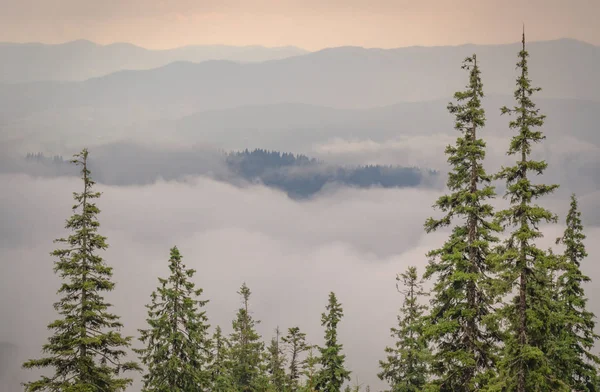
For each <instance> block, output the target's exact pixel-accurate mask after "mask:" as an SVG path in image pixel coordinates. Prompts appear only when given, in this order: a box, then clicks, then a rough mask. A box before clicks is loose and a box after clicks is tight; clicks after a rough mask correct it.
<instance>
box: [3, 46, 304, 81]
mask: <svg viewBox="0 0 600 392" xmlns="http://www.w3.org/2000/svg"><path fill="white" fill-rule="evenodd" d="M304 53H306V51H305V50H303V49H300V48H296V47H292V46H288V47H278V48H266V47H262V46H240V47H236V46H225V45H201V46H185V47H181V48H176V49H169V50H149V49H145V48H141V47H139V46H135V45H132V44H126V43H116V44H111V45H98V44H95V43H93V42H90V41H85V40H79V41H73V42H67V43H64V44H58V45H46V44H37V43H30V44H16V43H0V58H1V59H2V67H0V83H23V82H33V81H78V80H79V81H80V80H85V79H89V78H92V77H98V76H102V75H106V74H110V73H113V72H117V71H120V70H123V69H133V70H143V69H150V68H157V67H161V66H164V65H166V64H169V63H172V62H176V61H191V62H202V61H207V60H231V61H239V62H254V61H257V62H260V61H266V60H273V59H281V58H285V57H289V56H297V55H301V54H304Z"/></svg>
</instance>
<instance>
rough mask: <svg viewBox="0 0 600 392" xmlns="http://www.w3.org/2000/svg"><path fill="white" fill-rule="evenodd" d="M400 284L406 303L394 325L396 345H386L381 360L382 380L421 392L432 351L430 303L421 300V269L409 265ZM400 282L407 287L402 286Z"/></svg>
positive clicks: (395, 389) (401, 390) (394, 391)
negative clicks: (427, 335) (427, 319)
mask: <svg viewBox="0 0 600 392" xmlns="http://www.w3.org/2000/svg"><path fill="white" fill-rule="evenodd" d="M396 280H398V283H397V288H398V291H400V292H401V293H402V294H404V303H403V305H402V309H400V315H398V327H395V328H392V329H391V332H392V337H393V338H394V339H395V340H396V343H395V345H394V347H386V349H385V352H386V353H387V358H386V360H384V361H379V366H380V367H381V372H380V373H379V374H378V376H379V378H380V379H381V380H386V381H387V382H388V384H389V385H390V387H391V389H390V390H389V392H418V391H421V390H422V389H423V387H424V386H425V384H426V383H427V380H428V377H427V376H428V371H429V366H428V364H429V361H430V359H431V358H430V356H431V353H430V351H429V348H428V344H427V341H426V340H425V339H424V336H423V327H424V323H423V321H424V320H423V316H424V312H425V310H426V309H427V307H426V306H424V305H421V304H419V298H420V297H421V296H423V295H425V292H424V291H423V282H422V281H421V280H420V279H419V278H418V276H417V269H416V268H415V267H409V268H408V269H407V271H406V272H404V273H402V274H400V275H398V276H397V277H396ZM400 284H402V286H403V287H404V289H400Z"/></svg>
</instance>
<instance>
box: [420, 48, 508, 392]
mask: <svg viewBox="0 0 600 392" xmlns="http://www.w3.org/2000/svg"><path fill="white" fill-rule="evenodd" d="M463 68H464V69H465V70H467V71H468V72H469V84H468V86H467V88H466V90H465V91H461V92H457V93H455V94H454V98H455V99H456V101H457V103H456V104H454V103H450V104H449V105H448V110H449V112H450V113H452V114H454V115H455V120H456V121H455V129H456V130H458V131H459V132H460V136H459V137H458V138H457V140H456V144H455V145H453V146H448V147H447V148H446V154H447V155H448V162H449V163H450V165H451V167H452V170H451V171H450V173H449V174H448V183H447V185H448V189H449V191H450V194H448V195H444V196H442V197H440V198H439V199H438V200H437V202H436V205H435V207H436V208H438V209H440V210H441V211H443V212H444V216H443V217H442V218H440V219H433V218H429V219H428V220H427V222H426V223H425V229H426V231H427V232H428V233H429V232H432V231H436V230H438V229H439V228H441V227H445V226H450V225H452V224H453V223H454V224H455V225H454V227H453V230H452V232H451V234H450V237H449V238H448V240H447V241H446V242H445V243H444V245H443V246H442V247H441V248H440V249H436V250H433V251H431V252H430V253H429V254H428V256H429V257H430V262H429V265H428V266H427V270H426V273H425V277H426V278H431V277H434V276H435V277H436V278H437V279H436V282H435V285H434V288H433V298H432V301H431V304H432V309H431V314H430V315H429V317H428V320H429V323H428V324H429V325H428V327H427V331H426V335H427V337H428V339H430V341H431V342H432V343H434V344H435V346H436V351H435V355H434V358H433V362H432V371H433V373H434V374H435V375H436V376H437V379H436V380H435V385H437V387H438V388H439V389H440V390H441V391H479V390H481V389H482V388H483V387H485V386H486V385H487V384H488V383H489V380H490V379H492V378H493V376H494V372H495V354H496V345H497V341H498V340H499V337H498V334H497V328H496V326H495V325H494V322H493V318H492V317H491V315H492V314H493V311H494V305H495V304H496V303H497V302H498V293H499V285H498V282H497V280H496V279H494V278H493V274H492V270H493V266H492V263H491V258H492V257H491V254H492V253H493V252H492V251H491V250H490V245H493V244H494V243H495V242H497V241H498V239H497V238H496V237H495V234H496V232H498V231H499V230H500V228H499V226H498V225H495V224H494V223H493V222H492V221H493V208H492V206H491V205H490V204H488V203H487V200H488V199H491V198H493V197H494V196H495V191H494V188H493V187H492V186H491V185H490V182H491V176H489V175H488V174H487V173H486V171H485V169H484V167H483V160H484V158H485V146H486V144H485V142H484V141H483V140H482V139H481V138H480V137H478V131H479V130H480V129H481V128H483V127H484V125H485V112H484V110H483V108H482V107H481V98H482V97H483V84H482V82H481V71H480V69H479V65H478V63H477V57H476V56H475V55H473V56H472V57H469V58H467V59H465V61H464V63H463Z"/></svg>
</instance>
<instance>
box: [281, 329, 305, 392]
mask: <svg viewBox="0 0 600 392" xmlns="http://www.w3.org/2000/svg"><path fill="white" fill-rule="evenodd" d="M282 340H283V342H284V343H285V344H286V345H287V349H288V353H289V355H290V365H289V368H288V369H289V386H290V390H291V391H292V392H295V391H297V390H298V387H299V383H298V379H299V378H300V355H302V353H303V352H305V351H306V350H308V346H307V345H306V334H305V333H303V332H300V328H298V327H293V328H290V329H288V334H287V336H284V337H283V338H282Z"/></svg>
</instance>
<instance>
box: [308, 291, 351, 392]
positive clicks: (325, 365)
mask: <svg viewBox="0 0 600 392" xmlns="http://www.w3.org/2000/svg"><path fill="white" fill-rule="evenodd" d="M343 316H344V312H343V310H342V304H340V303H339V302H338V300H337V298H336V296H335V294H334V293H333V292H332V293H330V294H329V303H328V305H327V307H326V312H325V313H323V314H322V315H321V325H322V326H323V327H325V346H324V347H319V352H320V354H321V355H320V357H319V363H320V365H321V369H320V370H319V372H318V373H317V378H316V381H317V382H316V385H315V389H316V390H317V391H326V392H340V391H341V389H342V385H343V384H344V381H346V380H348V381H350V373H351V372H350V371H348V370H347V369H346V368H345V366H344V361H345V359H346V355H345V354H342V349H343V345H342V344H340V343H339V342H338V332H337V328H338V324H339V322H340V321H341V319H342V317H343Z"/></svg>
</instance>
